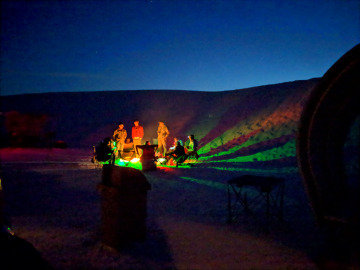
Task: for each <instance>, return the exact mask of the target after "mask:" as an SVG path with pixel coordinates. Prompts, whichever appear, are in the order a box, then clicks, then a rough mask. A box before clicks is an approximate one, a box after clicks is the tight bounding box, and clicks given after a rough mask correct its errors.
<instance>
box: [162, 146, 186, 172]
mask: <svg viewBox="0 0 360 270" xmlns="http://www.w3.org/2000/svg"><path fill="white" fill-rule="evenodd" d="M165 157H168V158H169V159H170V158H172V159H173V160H174V161H175V162H176V167H177V166H178V164H179V163H182V162H184V161H185V159H186V158H187V155H186V154H185V149H184V146H182V145H181V143H180V141H178V142H177V143H176V147H175V149H174V150H172V151H170V152H168V153H166V154H165Z"/></svg>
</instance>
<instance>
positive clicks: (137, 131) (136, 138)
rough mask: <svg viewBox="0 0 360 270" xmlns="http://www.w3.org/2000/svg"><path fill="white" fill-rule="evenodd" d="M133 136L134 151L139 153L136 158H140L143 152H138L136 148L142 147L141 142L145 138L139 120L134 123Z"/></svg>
mask: <svg viewBox="0 0 360 270" xmlns="http://www.w3.org/2000/svg"><path fill="white" fill-rule="evenodd" d="M131 135H132V139H133V144H134V149H135V152H136V153H137V154H136V155H137V156H136V157H140V156H141V154H142V150H140V152H137V151H136V146H138V145H141V140H142V138H143V137H144V128H143V127H142V126H140V125H139V120H135V121H134V126H133V127H132V132H131Z"/></svg>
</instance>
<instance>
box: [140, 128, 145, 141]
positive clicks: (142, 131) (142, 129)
mask: <svg viewBox="0 0 360 270" xmlns="http://www.w3.org/2000/svg"><path fill="white" fill-rule="evenodd" d="M140 138H141V139H142V138H144V128H143V127H142V126H141V127H140Z"/></svg>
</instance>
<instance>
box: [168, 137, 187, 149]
mask: <svg viewBox="0 0 360 270" xmlns="http://www.w3.org/2000/svg"><path fill="white" fill-rule="evenodd" d="M178 141H180V144H181V145H182V146H184V144H183V142H182V140H179V139H178V138H176V137H175V138H174V144H173V145H172V146H171V147H170V148H169V150H175V147H176V144H177V142H178Z"/></svg>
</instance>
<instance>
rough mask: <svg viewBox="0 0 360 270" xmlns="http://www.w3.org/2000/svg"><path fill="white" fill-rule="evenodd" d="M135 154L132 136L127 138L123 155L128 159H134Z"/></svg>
mask: <svg viewBox="0 0 360 270" xmlns="http://www.w3.org/2000/svg"><path fill="white" fill-rule="evenodd" d="M135 156H136V155H135V149H134V144H133V143H132V142H131V139H130V138H126V140H125V144H124V149H123V155H122V157H123V158H124V159H126V160H132V159H133V158H135Z"/></svg>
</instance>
